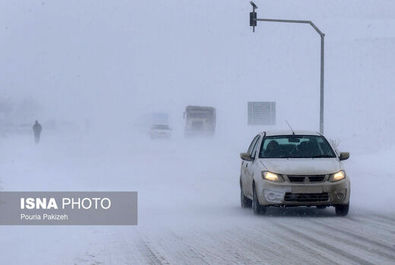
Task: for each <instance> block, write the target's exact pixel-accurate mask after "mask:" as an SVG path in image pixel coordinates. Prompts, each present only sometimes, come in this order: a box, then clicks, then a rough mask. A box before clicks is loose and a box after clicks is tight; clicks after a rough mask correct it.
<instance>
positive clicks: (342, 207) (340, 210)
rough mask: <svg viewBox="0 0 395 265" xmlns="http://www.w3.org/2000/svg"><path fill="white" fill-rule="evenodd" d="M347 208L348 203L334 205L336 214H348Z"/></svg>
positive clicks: (348, 206)
mask: <svg viewBox="0 0 395 265" xmlns="http://www.w3.org/2000/svg"><path fill="white" fill-rule="evenodd" d="M349 208H350V205H349V204H344V205H336V206H335V210H336V215H337V216H346V215H347V214H348V210H349Z"/></svg>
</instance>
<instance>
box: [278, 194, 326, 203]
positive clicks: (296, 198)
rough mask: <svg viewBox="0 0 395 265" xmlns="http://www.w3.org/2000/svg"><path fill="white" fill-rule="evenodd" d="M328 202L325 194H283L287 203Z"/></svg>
mask: <svg viewBox="0 0 395 265" xmlns="http://www.w3.org/2000/svg"><path fill="white" fill-rule="evenodd" d="M328 200H329V195H328V193H327V192H324V193H291V192H287V193H285V197H284V201H287V202H324V201H328Z"/></svg>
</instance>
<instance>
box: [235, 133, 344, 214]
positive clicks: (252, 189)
mask: <svg viewBox="0 0 395 265" xmlns="http://www.w3.org/2000/svg"><path fill="white" fill-rule="evenodd" d="M349 156H350V154H349V153H337V151H336V150H335V149H334V148H333V147H332V146H331V145H330V144H329V142H328V141H327V140H326V139H325V137H324V136H322V135H321V134H319V133H314V132H308V131H297V132H289V131H281V132H263V133H260V134H258V135H257V136H255V137H254V139H253V140H252V142H251V144H250V146H249V148H248V151H247V152H246V153H241V154H240V157H241V159H242V162H241V172H240V198H241V206H242V207H243V208H245V207H251V206H252V208H253V211H254V213H256V214H258V213H264V212H265V211H266V209H267V208H268V207H269V206H316V207H317V208H325V207H328V206H334V207H335V209H336V214H337V215H340V216H345V215H347V214H348V210H349V203H350V179H349V176H348V175H347V174H346V171H345V170H344V167H343V163H342V161H343V160H346V159H348V158H349Z"/></svg>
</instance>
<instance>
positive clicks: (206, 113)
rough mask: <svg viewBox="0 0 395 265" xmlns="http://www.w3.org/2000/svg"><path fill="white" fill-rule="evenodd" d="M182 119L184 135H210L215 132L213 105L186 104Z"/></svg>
mask: <svg viewBox="0 0 395 265" xmlns="http://www.w3.org/2000/svg"><path fill="white" fill-rule="evenodd" d="M184 119H185V131H184V134H185V136H194V135H201V136H212V135H214V133H215V126H216V110H215V108H214V107H205V106H187V107H186V108H185V112H184Z"/></svg>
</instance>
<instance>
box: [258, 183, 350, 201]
mask: <svg viewBox="0 0 395 265" xmlns="http://www.w3.org/2000/svg"><path fill="white" fill-rule="evenodd" d="M257 195H258V200H259V203H260V204H261V205H266V206H271V205H272V206H318V205H325V206H331V205H339V204H348V203H349V199H350V182H349V181H348V179H345V180H341V181H338V182H328V181H326V182H322V183H316V184H291V183H288V182H282V183H275V182H269V181H266V180H263V182H262V183H260V185H259V184H258V186H257Z"/></svg>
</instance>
